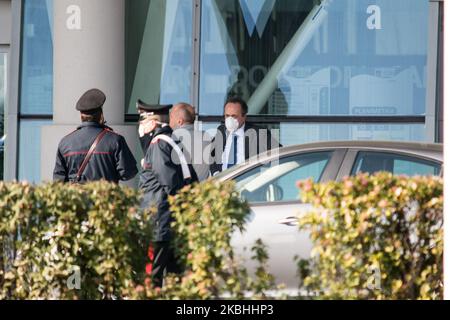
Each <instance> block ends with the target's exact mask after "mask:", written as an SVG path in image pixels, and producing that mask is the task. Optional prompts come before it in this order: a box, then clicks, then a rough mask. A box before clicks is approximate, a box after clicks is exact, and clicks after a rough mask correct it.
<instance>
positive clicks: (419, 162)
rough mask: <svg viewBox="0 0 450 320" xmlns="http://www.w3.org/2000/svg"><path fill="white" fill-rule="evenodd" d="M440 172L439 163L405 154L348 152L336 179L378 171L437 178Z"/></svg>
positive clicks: (368, 151) (371, 151)
mask: <svg viewBox="0 0 450 320" xmlns="http://www.w3.org/2000/svg"><path fill="white" fill-rule="evenodd" d="M441 170H442V165H441V163H440V162H438V161H435V160H432V159H428V158H425V157H421V156H419V155H415V154H408V153H406V152H393V151H380V150H356V149H354V150H349V151H348V152H347V155H346V157H345V160H344V164H343V165H342V167H341V170H340V172H339V175H338V178H342V177H344V176H348V175H356V174H358V173H362V172H365V173H369V174H374V173H375V172H379V171H387V172H391V173H392V174H394V175H407V176H415V175H423V176H428V175H432V176H439V175H440V173H441Z"/></svg>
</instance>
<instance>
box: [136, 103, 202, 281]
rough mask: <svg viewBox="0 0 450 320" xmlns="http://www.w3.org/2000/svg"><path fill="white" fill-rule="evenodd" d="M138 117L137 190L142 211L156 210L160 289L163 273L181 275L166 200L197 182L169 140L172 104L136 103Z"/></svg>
mask: <svg viewBox="0 0 450 320" xmlns="http://www.w3.org/2000/svg"><path fill="white" fill-rule="evenodd" d="M137 108H138V111H139V114H140V122H139V136H140V138H141V143H142V147H143V150H144V154H145V158H144V161H143V169H144V170H143V171H142V173H141V176H140V180H139V188H140V189H141V190H142V191H143V194H144V199H143V202H142V207H143V208H149V207H155V208H156V209H157V213H156V215H155V216H154V218H153V219H154V221H153V228H154V229H153V242H152V244H153V252H154V253H153V256H154V259H153V264H152V283H153V286H154V287H162V285H163V276H164V273H165V272H166V273H176V274H180V273H181V272H182V271H183V266H181V265H180V264H179V262H178V259H177V257H176V252H175V250H174V248H173V247H172V245H173V244H172V240H173V235H172V230H171V226H170V224H171V222H172V221H173V217H172V214H171V212H170V206H169V202H168V197H169V196H172V195H175V194H176V193H177V192H178V191H179V190H180V189H181V188H183V187H184V186H185V185H187V184H189V183H192V182H195V181H198V179H197V175H196V174H195V171H194V168H193V167H192V165H191V164H188V163H187V161H186V158H185V156H184V154H183V151H182V150H181V148H180V146H179V144H180V143H179V141H174V140H173V138H172V129H171V128H170V126H169V124H168V123H169V110H170V109H171V108H172V106H171V105H166V106H163V105H149V104H146V103H144V102H142V101H141V100H139V101H138V103H137Z"/></svg>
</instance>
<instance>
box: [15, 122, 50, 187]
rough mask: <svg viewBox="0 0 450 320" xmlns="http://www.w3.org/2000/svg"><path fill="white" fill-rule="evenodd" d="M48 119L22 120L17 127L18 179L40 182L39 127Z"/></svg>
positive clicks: (45, 124) (47, 123) (45, 123)
mask: <svg viewBox="0 0 450 320" xmlns="http://www.w3.org/2000/svg"><path fill="white" fill-rule="evenodd" d="M51 124H52V121H50V120H22V121H21V122H20V127H19V170H18V172H19V180H21V181H25V180H26V181H28V182H36V183H37V182H41V131H42V130H41V129H42V127H43V126H48V125H51Z"/></svg>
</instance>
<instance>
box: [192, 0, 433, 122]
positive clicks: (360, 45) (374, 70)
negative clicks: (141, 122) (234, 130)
mask: <svg viewBox="0 0 450 320" xmlns="http://www.w3.org/2000/svg"><path fill="white" fill-rule="evenodd" d="M315 3H318V1H314V0H307V1H291V0H262V1H251V0H232V1H230V0H205V1H203V2H202V5H203V8H202V33H201V39H202V45H201V69H200V74H201V83H200V114H202V115H222V112H223V110H222V107H223V102H224V101H225V99H226V97H227V96H230V95H239V96H241V97H243V98H244V99H246V100H247V101H248V104H249V109H250V114H251V115H293V116H297V115H298V116H316V115H355V116H356V115H357V116H361V115H363V116H383V115H388V116H395V115H424V114H425V96H426V82H427V81H426V79H427V77H426V62H427V51H428V1H427V0H396V1H390V0H370V1H369V0H346V1H328V0H323V1H322V2H321V6H315Z"/></svg>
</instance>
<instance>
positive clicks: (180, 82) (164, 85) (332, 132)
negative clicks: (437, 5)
mask: <svg viewBox="0 0 450 320" xmlns="http://www.w3.org/2000/svg"><path fill="white" fill-rule="evenodd" d="M195 2H196V1H194V0H126V2H125V3H126V7H125V8H126V10H125V13H124V15H125V22H126V23H125V28H126V29H125V44H124V47H125V48H124V50H125V62H124V64H125V71H126V72H125V101H124V105H125V106H124V113H125V114H135V113H136V101H137V99H139V98H140V99H143V100H144V101H146V102H148V103H162V104H165V103H176V102H181V101H183V102H188V103H191V104H194V105H195V107H196V110H197V113H198V115H199V120H200V121H202V125H203V128H207V129H211V131H213V130H214V128H216V127H217V125H218V121H220V120H221V117H222V115H223V104H224V101H225V100H226V98H227V97H228V96H231V95H238V96H240V97H242V98H244V99H245V100H246V101H248V104H249V108H250V112H249V115H250V116H251V117H250V120H251V121H252V122H256V123H257V124H258V125H261V126H267V127H268V128H271V129H279V133H280V139H281V141H280V142H281V143H282V144H283V145H291V144H299V143H306V142H315V141H329V140H400V141H427V142H432V140H431V139H432V135H430V131H433V129H434V128H431V130H430V128H428V127H426V125H425V114H427V116H430V115H431V116H432V115H433V114H432V113H433V111H432V110H427V105H426V96H427V91H428V90H435V88H428V87H427V84H428V78H429V76H431V77H436V75H435V74H431V75H428V74H427V70H432V69H433V68H429V66H427V62H428V61H432V60H433V59H429V55H430V54H431V53H433V54H435V50H437V48H430V46H429V43H428V42H429V41H428V27H429V21H428V20H429V12H430V10H429V9H430V2H429V0H396V1H391V0H345V1H344V0H302V1H292V0H259V1H254V0H202V1H200V4H201V6H200V8H198V9H196V7H195ZM22 4H23V5H22V7H23V8H22V15H23V16H22V23H23V25H22V39H21V41H22V54H21V65H20V79H21V81H20V92H19V101H20V104H19V111H18V112H19V116H20V117H19V119H20V120H19V121H20V123H19V127H20V130H19V135H20V143H22V142H23V143H34V144H35V143H36V141H30V140H29V139H31V138H30V137H29V136H28V134H31V133H32V134H34V133H36V134H37V130H38V129H37V128H38V127H39V126H41V125H42V124H43V123H46V122H42V119H47V117H48V119H51V116H52V113H53V108H52V103H53V101H52V100H53V99H52V97H53V40H52V36H53V0H23V1H22ZM99 19H101V17H99ZM436 23H438V22H437V21H436ZM197 25H198V26H199V28H196V27H194V26H197ZM111 54H112V53H111ZM196 70H198V72H199V74H198V77H194V72H196ZM321 117H325V118H324V119H320V118H321ZM340 117H344V118H343V119H340ZM361 117H362V118H363V119H359V118H361ZM368 117H369V118H370V119H367V118H368ZM383 117H384V118H383ZM404 117H408V119H412V120H411V122H410V123H406V122H405V120H402V119H404ZM131 118H133V117H130V119H131ZM353 118H354V119H353ZM372 118H376V119H372ZM302 119H303V120H302ZM395 119H397V120H395ZM422 119H423V120H422ZM400 120H402V121H400ZM407 121H409V120H407ZM427 125H428V122H427ZM33 139H37V135H36V136H34V137H33ZM22 148H24V147H23V146H22V144H21V145H20V146H19V149H20V154H19V160H18V162H19V167H20V168H19V172H20V173H19V175H20V177H21V178H24V179H29V180H33V179H35V178H36V177H39V174H38V172H37V171H36V172H35V171H33V170H34V169H33V170H31V169H28V168H27V165H28V166H30V168H31V167H35V168H39V167H40V164H39V162H40V157H39V156H36V157H34V158H33V164H29V163H28V164H27V162H26V160H25V159H26V158H25V157H28V156H29V152H32V151H31V149H33V150H34V149H35V146H33V147H31V148H28V149H23V150H22Z"/></svg>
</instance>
